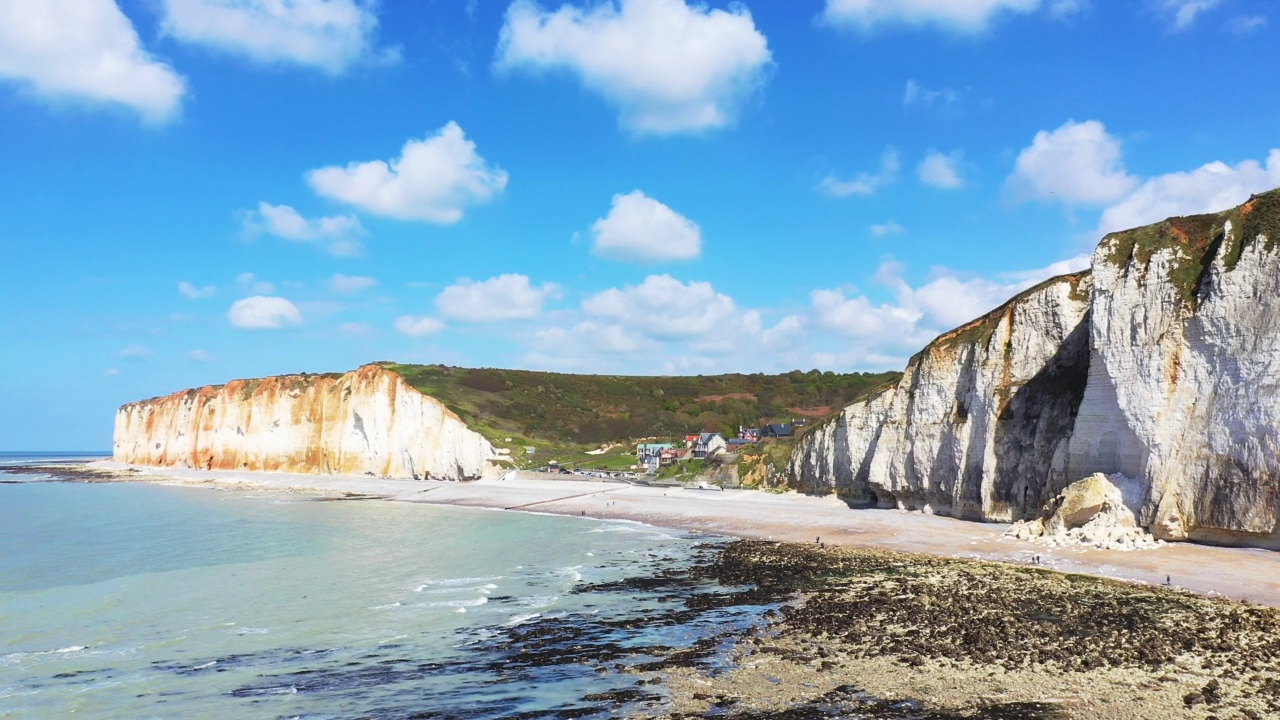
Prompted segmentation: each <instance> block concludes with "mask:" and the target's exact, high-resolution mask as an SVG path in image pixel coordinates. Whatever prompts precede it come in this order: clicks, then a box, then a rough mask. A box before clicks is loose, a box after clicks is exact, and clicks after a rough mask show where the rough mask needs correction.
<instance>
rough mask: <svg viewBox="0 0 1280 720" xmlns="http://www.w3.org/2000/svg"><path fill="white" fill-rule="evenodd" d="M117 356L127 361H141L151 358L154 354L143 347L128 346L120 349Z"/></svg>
mask: <svg viewBox="0 0 1280 720" xmlns="http://www.w3.org/2000/svg"><path fill="white" fill-rule="evenodd" d="M117 354H118V355H119V356H120V357H122V358H127V359H129V360H141V359H142V358H147V357H151V356H152V355H154V354H155V353H154V352H152V351H151V350H150V349H148V348H147V347H145V346H143V345H130V346H128V347H126V348H122V349H121V350H120V352H119V353H117Z"/></svg>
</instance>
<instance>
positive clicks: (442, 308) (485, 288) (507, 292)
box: [436, 275, 560, 323]
mask: <svg viewBox="0 0 1280 720" xmlns="http://www.w3.org/2000/svg"><path fill="white" fill-rule="evenodd" d="M559 292H560V288H559V286H558V285H556V284H555V283H543V284H542V285H541V286H539V287H534V286H533V285H532V284H531V283H530V282H529V278H528V277H527V276H525V275H499V276H497V277H492V278H489V279H488V280H484V281H481V282H476V281H475V280H472V279H470V278H462V279H460V280H458V282H456V283H454V284H452V285H450V286H449V287H447V288H445V289H444V290H442V291H441V292H440V294H439V295H437V296H436V310H438V311H439V312H440V314H441V315H443V316H444V317H446V318H449V319H451V320H462V321H464V322H481V323H488V322H503V321H506V320H528V319H530V318H535V317H538V316H539V315H541V314H542V304H543V303H544V302H545V301H546V300H547V299H548V298H551V297H554V296H556V295H557V294H559Z"/></svg>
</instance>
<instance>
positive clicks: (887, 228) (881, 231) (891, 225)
mask: <svg viewBox="0 0 1280 720" xmlns="http://www.w3.org/2000/svg"><path fill="white" fill-rule="evenodd" d="M867 232H869V233H871V235H872V236H874V237H888V236H890V235H902V234H904V233H906V232H907V229H906V228H904V227H902V226H901V225H899V224H898V223H896V222H894V221H892V220H890V221H889V222H887V223H882V224H880V225H872V226H871V227H869V228H867Z"/></svg>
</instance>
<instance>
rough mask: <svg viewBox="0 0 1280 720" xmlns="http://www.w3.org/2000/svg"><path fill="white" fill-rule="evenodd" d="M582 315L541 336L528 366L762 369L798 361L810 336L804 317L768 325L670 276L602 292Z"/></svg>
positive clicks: (568, 316)
mask: <svg viewBox="0 0 1280 720" xmlns="http://www.w3.org/2000/svg"><path fill="white" fill-rule="evenodd" d="M575 315H576V314H575V313H565V314H564V315H562V316H561V319H562V320H568V321H569V322H568V323H567V324H566V325H561V326H558V327H551V328H544V329H542V330H540V331H538V332H536V333H534V335H533V351H532V352H531V353H530V355H529V356H528V357H526V362H527V363H529V364H533V365H538V366H549V367H555V368H561V369H577V370H582V371H597V372H598V371H599V370H600V368H601V367H602V366H605V367H612V368H616V369H629V370H630V371H635V370H636V369H643V370H646V371H650V372H652V371H653V370H654V369H658V370H660V371H662V372H673V373H675V372H694V371H696V372H705V371H708V370H709V369H711V368H716V369H718V370H719V371H721V372H723V371H724V369H725V367H726V365H730V366H734V367H737V368H739V369H759V368H760V366H761V364H762V362H763V363H768V364H770V365H771V366H773V365H776V364H778V363H789V362H795V361H796V360H797V356H796V353H795V350H796V348H797V347H798V346H799V345H800V344H801V341H802V340H803V338H804V336H805V334H806V333H807V328H806V326H805V322H804V321H803V319H802V318H800V317H798V316H794V315H789V316H786V317H783V318H782V319H781V320H779V321H778V322H776V323H774V324H773V325H772V326H768V325H766V324H765V322H764V320H763V314H762V312H761V311H760V310H755V309H746V308H741V307H739V306H738V305H737V303H735V302H734V301H733V299H732V298H731V297H729V296H728V295H725V294H723V293H719V292H717V291H716V290H715V288H714V287H712V285H711V284H710V283H707V282H689V283H683V282H680V281H679V280H676V279H674V278H672V277H670V276H668V275H652V276H650V277H648V278H646V279H645V280H644V282H642V283H641V284H640V285H637V286H627V287H623V288H611V289H609V290H605V291H602V292H599V293H596V294H595V295H592V296H590V297H588V298H587V299H586V300H584V301H583V302H582V305H581V316H580V317H578V319H576V320H575V319H574V317H575ZM762 358H767V360H762Z"/></svg>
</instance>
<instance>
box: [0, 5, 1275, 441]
mask: <svg viewBox="0 0 1280 720" xmlns="http://www.w3.org/2000/svg"><path fill="white" fill-rule="evenodd" d="M1277 24H1280V16H1277V15H1276V13H1275V6H1274V4H1273V3H1271V2H1267V1H1266V0H1119V1H1116V2H1105V3H1104V2H1102V1H1101V0H803V1H800V2H764V1H763V0H748V1H747V2H731V3H726V2H719V1H716V2H707V3H686V2H684V1H683V0H591V1H590V2H587V1H585V0H573V1H572V2H568V3H564V4H561V3H559V2H545V1H542V2H535V1H534V0H514V2H513V1H512V0H435V1H426V2H422V1H418V2H414V1H411V0H382V1H381V2H372V1H362V0H119V2H117V1H116V0H42V1H41V2H31V1H30V0H0V127H2V129H3V132H0V157H2V159H3V162H2V163H0V197H2V198H3V208H4V211H3V212H0V242H3V245H4V248H5V256H6V262H4V263H3V264H0V283H2V284H3V288H4V290H3V292H4V294H5V298H6V300H5V307H6V310H5V312H4V313H3V316H2V317H0V332H2V333H3V335H4V338H5V343H4V345H3V350H0V371H2V375H3V379H0V402H2V403H4V405H5V406H6V408H7V412H5V413H4V414H3V415H0V418H2V419H0V437H3V438H4V440H3V441H2V442H0V449H5V450H19V449H97V448H103V449H106V448H109V447H110V441H111V424H112V418H113V415H114V412H115V408H116V407H117V406H119V405H120V404H122V403H125V402H128V401H131V400H136V399H141V398H146V397H152V396H156V395H162V394H167V393H169V392H173V391H175V390H179V389H182V388H186V387H192V386H197V385H204V384H210V383H221V382H225V381H227V380H229V379H233V378H241V377H256V376H264V375H272V374H281V373H291V372H303V371H305V372H330V371H342V370H348V369H351V368H354V367H356V366H358V365H360V364H363V363H366V362H371V361H375V360H395V361H399V362H413V363H444V364H449V365H463V366H489V367H510V368H523V369H538V370H554V371H564V372H593V373H630V374H712V373H721V372H738V371H741V372H783V371H788V370H792V369H801V370H808V369H811V368H818V369H821V370H835V371H853V370H868V371H879V370H885V369H901V368H902V367H903V366H904V364H905V362H906V360H907V358H908V357H909V356H910V355H911V354H912V353H914V352H915V351H916V350H918V349H919V348H920V347H921V346H922V345H923V344H925V343H926V342H928V341H929V340H930V339H931V338H932V337H934V336H935V335H936V334H938V333H939V332H942V331H945V330H947V329H950V328H952V327H955V326H956V325H959V324H961V323H963V322H964V321H966V320H969V319H971V318H973V317H976V316H978V315H979V314H981V313H983V312H985V311H987V310H990V309H992V308H994V307H996V306H998V305H999V304H1001V303H1002V302H1004V301H1005V300H1006V299H1008V297H1010V296H1011V295H1013V294H1014V293H1016V292H1017V291H1019V290H1021V289H1023V288H1026V287H1028V286H1030V285H1031V284H1034V283H1035V282H1037V281H1039V280H1042V279H1044V278H1047V277H1049V276H1051V275H1054V274H1059V273H1062V272H1067V271H1071V270H1077V269H1081V268H1083V267H1086V266H1087V264H1088V255H1089V253H1090V252H1091V251H1092V249H1093V247H1094V246H1095V245H1096V244H1097V242H1098V240H1099V239H1100V238H1101V237H1102V235H1103V234H1105V233H1106V232H1109V231H1112V230H1117V229H1124V228H1128V227H1132V226H1135V225H1140V224H1145V223H1148V222H1154V221H1157V220H1160V219H1163V218H1165V217H1167V216H1171V215H1184V214H1191V213H1197V212H1208V211H1214V210H1221V209H1225V208H1227V207H1231V206H1233V205H1236V204H1239V203H1240V202H1243V201H1244V200H1245V199H1247V198H1248V196H1249V195H1250V194H1251V193H1255V192H1260V191H1263V190H1267V189H1271V188H1273V187H1276V186H1280V84H1277V83H1276V82H1274V80H1267V79H1266V78H1268V77H1272V75H1271V73H1272V72H1274V71H1275V67H1276V60H1275V58H1274V48H1275V45H1276V25H1277ZM1267 68H1271V70H1268V69H1267Z"/></svg>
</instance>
